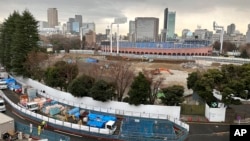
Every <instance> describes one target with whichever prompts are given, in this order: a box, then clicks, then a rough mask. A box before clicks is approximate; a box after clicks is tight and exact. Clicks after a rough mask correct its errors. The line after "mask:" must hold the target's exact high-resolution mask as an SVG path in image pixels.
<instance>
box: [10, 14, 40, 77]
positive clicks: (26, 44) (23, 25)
mask: <svg viewBox="0 0 250 141" xmlns="http://www.w3.org/2000/svg"><path fill="white" fill-rule="evenodd" d="M16 23H17V25H16V31H15V33H14V35H13V36H14V38H13V41H12V44H11V56H12V59H11V66H12V71H13V73H14V74H16V75H23V76H30V74H29V73H28V72H27V70H26V69H25V67H24V66H25V65H24V62H25V61H26V57H27V54H28V53H29V52H30V51H32V50H36V49H37V48H38V41H39V36H38V29H37V21H36V20H35V19H34V17H33V16H32V14H31V13H30V12H29V11H27V10H25V11H24V12H23V13H22V16H21V18H20V19H17V22H16Z"/></svg>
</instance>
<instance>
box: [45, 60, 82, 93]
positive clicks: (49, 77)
mask: <svg viewBox="0 0 250 141" xmlns="http://www.w3.org/2000/svg"><path fill="white" fill-rule="evenodd" d="M77 75H78V67H77V65H76V64H74V63H72V64H70V63H67V62H65V61H58V62H56V63H55V64H54V66H52V67H48V68H47V70H46V71H45V76H44V81H45V83H46V84H47V85H48V86H51V87H60V88H61V89H63V88H64V89H65V90H66V91H67V88H68V85H69V84H70V82H71V81H72V80H73V79H75V78H76V76H77Z"/></svg>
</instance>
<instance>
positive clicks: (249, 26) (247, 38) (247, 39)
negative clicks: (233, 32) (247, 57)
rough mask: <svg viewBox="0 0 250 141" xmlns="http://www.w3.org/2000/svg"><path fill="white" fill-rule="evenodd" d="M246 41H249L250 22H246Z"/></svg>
mask: <svg viewBox="0 0 250 141" xmlns="http://www.w3.org/2000/svg"><path fill="white" fill-rule="evenodd" d="M246 43H250V24H248V30H247V33H246Z"/></svg>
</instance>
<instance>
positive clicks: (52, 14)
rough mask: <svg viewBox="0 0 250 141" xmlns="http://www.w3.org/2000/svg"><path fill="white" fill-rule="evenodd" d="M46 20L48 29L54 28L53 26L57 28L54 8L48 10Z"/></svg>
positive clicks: (56, 16) (56, 15)
mask: <svg viewBox="0 0 250 141" xmlns="http://www.w3.org/2000/svg"><path fill="white" fill-rule="evenodd" d="M47 18H48V24H49V27H50V28H55V26H58V14H57V9H56V8H48V10H47Z"/></svg>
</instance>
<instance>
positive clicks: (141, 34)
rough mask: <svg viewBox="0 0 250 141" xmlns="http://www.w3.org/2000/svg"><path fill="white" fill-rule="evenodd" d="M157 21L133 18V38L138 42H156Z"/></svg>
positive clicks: (155, 19) (146, 18)
mask: <svg viewBox="0 0 250 141" xmlns="http://www.w3.org/2000/svg"><path fill="white" fill-rule="evenodd" d="M158 31H159V19H158V18H153V17H137V18H135V38H136V41H138V42H156V41H158Z"/></svg>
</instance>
